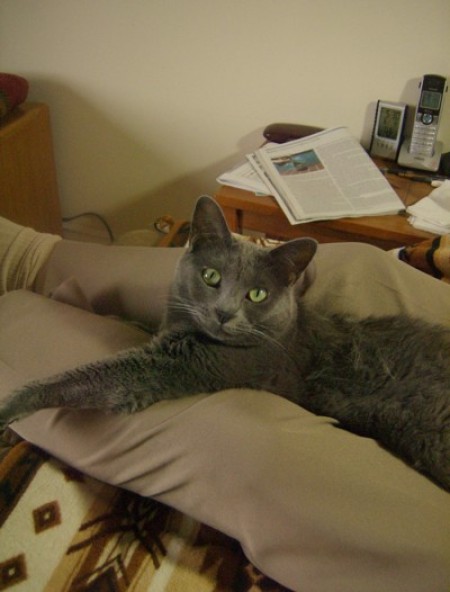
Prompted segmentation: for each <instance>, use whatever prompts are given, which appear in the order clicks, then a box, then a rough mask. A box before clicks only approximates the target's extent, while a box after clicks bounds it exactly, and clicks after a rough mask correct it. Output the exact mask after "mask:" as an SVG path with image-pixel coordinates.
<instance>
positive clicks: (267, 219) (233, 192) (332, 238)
mask: <svg viewBox="0 0 450 592" xmlns="http://www.w3.org/2000/svg"><path fill="white" fill-rule="evenodd" d="M377 164H384V165H385V166H386V163H381V162H378V163H377ZM387 179H388V181H389V182H390V184H391V185H392V187H393V188H394V190H395V191H396V192H397V194H398V196H399V197H400V199H401V200H402V201H403V203H404V204H405V205H406V206H409V205H412V204H414V203H415V202H416V201H418V200H419V199H420V198H422V197H425V196H426V195H428V194H429V193H430V191H431V189H432V188H431V186H430V184H428V183H420V182H417V181H411V180H410V179H408V178H406V177H398V176H396V175H387ZM215 199H216V201H217V202H218V203H219V204H220V206H221V207H222V209H223V211H224V214H225V217H226V219H227V222H228V224H229V226H230V229H231V230H232V231H233V232H238V233H243V232H244V231H256V232H262V233H264V234H265V235H266V236H267V237H270V238H276V239H280V240H287V239H291V238H296V237H301V236H310V237H312V238H315V239H316V240H317V241H319V242H321V243H330V242H349V241H357V242H364V243H369V244H372V245H375V246H377V247H381V248H382V249H385V250H388V249H393V248H396V247H401V246H404V245H411V244H414V243H417V242H420V241H422V240H425V239H427V238H433V237H434V236H435V235H433V234H430V233H429V232H424V231H422V230H417V229H416V228H414V227H413V226H411V225H410V224H409V222H408V220H407V216H406V214H405V213H401V214H398V215H390V216H363V217H359V218H340V219H339V220H321V221H318V222H308V223H305V224H296V225H292V224H290V223H289V221H288V219H287V218H286V216H285V215H284V213H283V211H282V210H281V208H280V207H279V205H278V204H277V202H276V201H275V199H274V198H273V197H269V196H256V195H255V194H254V193H251V192H249V191H244V190H242V189H236V188H234V187H228V186H221V187H220V188H219V190H218V191H217V193H216V194H215Z"/></svg>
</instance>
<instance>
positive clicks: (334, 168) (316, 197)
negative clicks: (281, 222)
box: [218, 127, 405, 224]
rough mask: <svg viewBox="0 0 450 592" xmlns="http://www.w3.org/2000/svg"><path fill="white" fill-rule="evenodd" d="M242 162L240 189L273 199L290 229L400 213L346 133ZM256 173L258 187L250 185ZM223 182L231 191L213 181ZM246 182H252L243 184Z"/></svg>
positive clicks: (276, 147)
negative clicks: (350, 218) (264, 194)
mask: <svg viewBox="0 0 450 592" xmlns="http://www.w3.org/2000/svg"><path fill="white" fill-rule="evenodd" d="M247 161H248V165H249V166H247V167H245V165H241V166H240V167H237V168H235V169H234V177H236V175H237V176H239V175H240V174H241V173H242V175H243V176H242V177H241V178H240V181H241V182H242V183H243V184H244V185H245V184H246V187H244V186H241V188H247V189H249V190H252V191H257V192H260V193H266V194H270V195H273V197H274V198H275V199H276V200H277V202H278V204H279V205H280V207H281V208H282V210H283V211H284V213H285V214H286V216H287V218H288V220H289V222H290V223H291V224H300V223H302V222H311V221H314V220H327V219H335V218H342V217H344V216H345V217H347V216H349V217H356V216H370V215H385V214H396V213H398V212H399V211H401V210H404V209H405V207H404V204H403V202H402V201H401V199H400V198H399V197H398V195H397V194H396V193H395V191H394V190H393V189H392V187H391V186H390V185H389V183H388V181H387V180H386V179H385V177H384V176H383V174H382V173H381V172H380V170H379V169H378V168H377V166H376V165H375V163H374V162H373V161H372V159H371V158H370V156H369V155H368V154H367V153H366V152H365V150H364V149H363V148H362V146H361V145H360V143H359V142H358V141H357V140H356V139H355V138H354V137H353V136H352V135H351V133H350V132H349V130H348V129H347V128H345V127H337V128H332V129H328V130H324V131H322V132H319V133H317V134H314V135H312V136H307V137H305V138H301V139H299V140H292V141H291V142H286V143H285V144H271V145H266V146H263V147H262V148H260V149H259V150H256V152H253V153H252V154H249V155H247ZM255 173H256V176H257V177H258V178H259V182H260V184H255V179H256V176H255ZM232 177H233V176H232ZM225 178H227V179H228V180H229V181H231V182H228V183H226V184H231V185H233V178H231V179H230V178H229V177H228V176H227V175H226V174H225V175H222V176H220V177H219V178H218V181H219V182H222V183H224V182H225V181H224V179H225ZM248 179H251V180H252V182H251V183H248ZM246 182H247V183H246ZM234 186H237V185H234ZM251 186H253V187H255V189H251V188H250V187H251ZM256 187H258V189H256Z"/></svg>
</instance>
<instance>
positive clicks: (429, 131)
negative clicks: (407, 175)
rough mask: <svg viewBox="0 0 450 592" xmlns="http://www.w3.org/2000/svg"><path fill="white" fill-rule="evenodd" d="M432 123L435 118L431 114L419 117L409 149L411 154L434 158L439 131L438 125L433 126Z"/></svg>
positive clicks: (415, 123)
mask: <svg viewBox="0 0 450 592" xmlns="http://www.w3.org/2000/svg"><path fill="white" fill-rule="evenodd" d="M430 118H431V119H430ZM432 123H433V116H432V115H431V114H428V113H424V114H423V115H418V116H417V118H416V121H415V122H414V128H413V133H412V138H411V145H410V148H409V152H410V153H411V154H423V155H424V156H433V153H434V144H435V142H436V136H437V131H438V130H437V125H431V124H432Z"/></svg>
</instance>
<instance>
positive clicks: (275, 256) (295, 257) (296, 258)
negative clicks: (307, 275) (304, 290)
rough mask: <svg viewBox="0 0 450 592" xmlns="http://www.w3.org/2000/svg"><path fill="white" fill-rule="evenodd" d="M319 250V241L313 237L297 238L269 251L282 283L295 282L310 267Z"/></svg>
mask: <svg viewBox="0 0 450 592" xmlns="http://www.w3.org/2000/svg"><path fill="white" fill-rule="evenodd" d="M316 251H317V242H316V241H315V240H314V239H312V238H296V239H294V240H291V241H289V242H287V243H284V244H283V245H280V246H279V247H275V248H274V249H272V250H271V251H270V252H269V260H270V262H271V265H272V266H273V271H274V274H275V276H276V277H278V279H279V281H280V282H281V283H282V285H285V286H290V285H292V284H294V283H295V282H296V281H297V280H298V278H299V277H300V276H301V274H302V273H303V272H304V271H305V269H306V268H307V267H308V265H309V263H310V262H311V260H312V258H313V257H314V255H315V253H316Z"/></svg>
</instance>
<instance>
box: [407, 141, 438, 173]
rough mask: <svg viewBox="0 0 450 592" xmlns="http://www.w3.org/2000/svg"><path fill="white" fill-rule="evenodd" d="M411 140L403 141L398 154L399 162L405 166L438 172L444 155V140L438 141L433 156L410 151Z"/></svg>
mask: <svg viewBox="0 0 450 592" xmlns="http://www.w3.org/2000/svg"><path fill="white" fill-rule="evenodd" d="M409 145H410V140H406V141H405V142H403V144H402V147H401V148H400V153H399V155H398V159H397V163H398V164H399V165H400V166H402V167H405V168H409V169H420V170H422V171H433V172H436V171H437V170H438V169H439V164H440V162H441V155H442V148H443V146H442V142H436V144H435V146H434V153H433V156H424V155H423V154H411V152H410V151H409Z"/></svg>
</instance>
